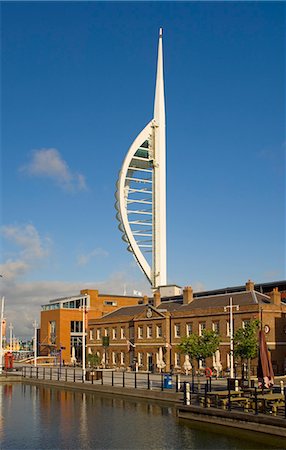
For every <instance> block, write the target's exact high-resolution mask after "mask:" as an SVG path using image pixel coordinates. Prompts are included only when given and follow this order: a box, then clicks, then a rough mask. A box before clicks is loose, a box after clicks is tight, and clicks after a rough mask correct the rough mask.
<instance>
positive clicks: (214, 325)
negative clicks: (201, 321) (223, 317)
mask: <svg viewBox="0 0 286 450" xmlns="http://www.w3.org/2000/svg"><path fill="white" fill-rule="evenodd" d="M213 331H214V332H215V333H216V334H219V321H216V322H213Z"/></svg>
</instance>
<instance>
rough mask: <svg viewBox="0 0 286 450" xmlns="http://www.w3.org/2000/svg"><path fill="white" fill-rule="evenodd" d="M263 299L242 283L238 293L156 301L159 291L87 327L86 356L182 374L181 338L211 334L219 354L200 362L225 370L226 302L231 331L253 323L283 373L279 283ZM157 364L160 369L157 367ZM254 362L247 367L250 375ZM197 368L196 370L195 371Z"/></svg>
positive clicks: (285, 321) (283, 311)
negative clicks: (257, 323) (259, 328)
mask: <svg viewBox="0 0 286 450" xmlns="http://www.w3.org/2000/svg"><path fill="white" fill-rule="evenodd" d="M266 284H268V286H267V292H268V293H267V294H264V293H262V292H259V291H257V290H255V285H254V283H253V282H251V281H248V282H247V283H246V285H245V286H244V288H243V289H242V288H241V287H235V288H233V290H232V289H231V288H226V289H220V290H217V291H212V292H200V293H193V290H192V288H191V287H186V288H184V290H183V294H182V295H178V296H175V297H171V298H168V297H165V298H160V293H159V291H156V292H155V293H154V297H153V298H152V299H148V298H147V297H144V300H143V303H142V304H139V305H137V306H130V307H123V308H119V309H117V310H116V311H113V312H111V313H109V314H107V315H105V316H103V317H101V318H98V319H90V320H89V323H88V330H89V332H88V343H87V346H88V352H89V353H91V352H92V353H97V354H98V355H99V356H100V360H101V363H102V366H104V367H110V368H127V367H132V368H134V366H135V365H136V366H137V368H138V369H139V370H159V368H160V366H164V367H165V370H166V371H169V370H170V368H171V367H172V368H173V369H174V370H175V371H178V372H184V364H185V358H184V356H183V355H181V354H180V352H179V351H178V347H177V346H178V344H179V343H180V340H181V338H182V337H183V336H188V335H190V334H191V333H196V334H199V335H200V334H201V333H202V331H203V330H205V329H206V330H215V331H216V332H217V333H218V334H219V335H220V336H221V343H220V347H219V350H218V351H217V352H216V354H215V355H213V357H212V358H209V359H207V361H205V362H202V366H201V368H203V367H204V366H205V365H206V366H208V367H212V368H214V369H216V370H217V371H219V372H224V373H228V370H229V368H230V314H229V308H228V307H229V303H230V297H231V298H232V303H233V305H235V306H236V307H237V310H236V309H235V310H234V313H233V323H234V332H235V331H236V330H237V329H238V328H240V327H242V326H245V324H246V323H247V322H248V321H250V320H253V319H259V320H260V321H261V322H262V328H263V330H264V331H265V334H266V340H267V344H268V347H269V349H270V351H271V358H272V363H273V368H274V371H275V374H284V373H285V370H286V303H285V302H283V301H282V300H281V291H279V287H280V289H281V290H282V291H283V292H282V293H283V294H284V293H285V290H283V289H285V285H286V283H285V281H284V282H277V285H278V286H275V283H272V286H271V287H272V290H271V291H270V292H269V290H268V289H269V288H270V283H265V284H262V285H260V286H265V285H266ZM223 291H227V292H223ZM103 336H108V337H109V345H108V347H106V346H103V339H102V337H103ZM162 359H163V364H162ZM255 366H256V360H254V361H253V362H252V370H253V373H255V370H254V369H255ZM196 369H197V367H196Z"/></svg>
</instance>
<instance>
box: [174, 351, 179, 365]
mask: <svg viewBox="0 0 286 450" xmlns="http://www.w3.org/2000/svg"><path fill="white" fill-rule="evenodd" d="M175 367H180V354H179V353H175Z"/></svg>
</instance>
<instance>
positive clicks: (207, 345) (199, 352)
mask: <svg viewBox="0 0 286 450" xmlns="http://www.w3.org/2000/svg"><path fill="white" fill-rule="evenodd" d="M219 343H220V337H219V335H218V334H217V333H216V332H215V331H211V330H209V331H207V330H203V332H202V335H201V336H198V335H197V334H193V333H192V334H190V336H184V337H183V338H182V339H181V342H180V344H178V349H179V351H180V352H181V353H182V354H184V355H188V356H189V358H190V363H191V365H192V371H193V367H194V366H193V362H194V360H197V361H198V365H199V362H200V361H202V360H204V359H206V358H209V357H210V356H212V355H213V354H214V353H215V352H216V351H217V349H218V347H219Z"/></svg>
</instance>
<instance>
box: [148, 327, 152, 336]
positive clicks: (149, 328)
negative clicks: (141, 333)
mask: <svg viewBox="0 0 286 450" xmlns="http://www.w3.org/2000/svg"><path fill="white" fill-rule="evenodd" d="M151 337H152V325H147V338H151Z"/></svg>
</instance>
